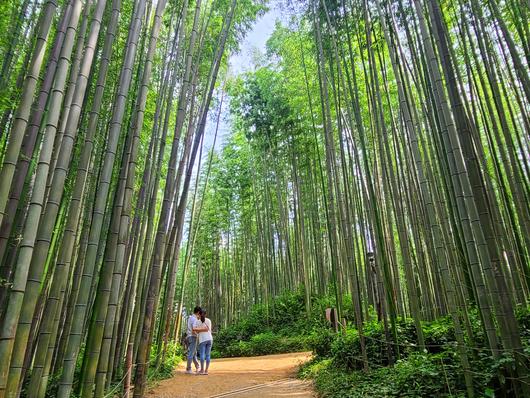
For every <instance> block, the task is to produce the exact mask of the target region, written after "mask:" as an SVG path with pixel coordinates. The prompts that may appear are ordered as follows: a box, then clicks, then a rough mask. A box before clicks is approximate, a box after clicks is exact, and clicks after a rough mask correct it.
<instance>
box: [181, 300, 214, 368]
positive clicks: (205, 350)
mask: <svg viewBox="0 0 530 398" xmlns="http://www.w3.org/2000/svg"><path fill="white" fill-rule="evenodd" d="M186 342H187V343H188V363H187V364H186V373H187V374H193V372H192V370H191V363H192V362H193V364H194V365H195V373H196V374H199V375H207V374H208V368H209V367H210V353H211V351H212V343H213V336H212V321H210V319H209V318H206V311H205V310H204V309H202V308H201V307H198V306H197V307H195V308H194V309H193V314H192V315H191V316H190V317H189V318H188V328H187V331H186ZM197 347H198V349H199V356H200V360H201V368H200V370H199V362H198V361H197ZM205 362H206V367H204V365H205Z"/></svg>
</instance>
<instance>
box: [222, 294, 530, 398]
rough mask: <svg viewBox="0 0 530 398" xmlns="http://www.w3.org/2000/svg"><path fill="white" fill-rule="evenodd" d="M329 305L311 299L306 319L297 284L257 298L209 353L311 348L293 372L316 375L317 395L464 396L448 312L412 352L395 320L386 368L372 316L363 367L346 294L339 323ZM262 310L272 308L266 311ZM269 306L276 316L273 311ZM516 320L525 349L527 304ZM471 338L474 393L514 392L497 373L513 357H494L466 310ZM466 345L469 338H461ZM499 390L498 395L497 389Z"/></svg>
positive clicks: (529, 337) (405, 328)
mask: <svg viewBox="0 0 530 398" xmlns="http://www.w3.org/2000/svg"><path fill="white" fill-rule="evenodd" d="M330 306H335V299H334V297H332V296H328V297H325V296H324V297H317V296H313V297H311V313H312V316H311V317H309V318H308V317H306V316H301V314H303V313H304V311H305V298H304V293H303V289H299V290H298V291H297V292H285V293H283V294H282V295H280V296H278V297H275V298H274V299H273V300H272V301H271V303H269V305H268V306H266V305H263V304H256V305H254V306H253V307H252V309H251V310H250V311H249V313H248V314H247V315H245V316H244V317H243V318H241V319H240V320H239V321H237V322H235V323H233V324H231V325H230V326H228V327H226V328H222V329H221V330H220V331H219V332H218V333H217V334H216V338H215V356H218V357H232V356H256V355H266V354H277V353H285V352H293V351H304V350H308V351H312V353H313V359H312V360H311V361H310V362H308V363H306V364H304V365H303V367H302V368H301V369H300V372H299V376H300V377H302V378H309V379H312V380H313V381H314V384H315V387H316V389H317V392H318V393H319V394H320V395H321V396H323V397H434V396H454V397H458V396H465V395H466V383H465V377H464V373H463V369H462V366H461V364H460V362H459V361H458V350H457V345H458V342H457V341H456V336H455V329H454V326H453V324H452V322H451V319H450V318H449V317H442V318H439V319H437V320H435V321H425V322H422V331H423V334H424V336H425V347H424V349H423V350H418V347H417V343H416V342H417V335H416V329H415V326H414V322H413V321H412V320H411V319H399V320H398V322H397V324H396V328H397V331H398V340H397V345H398V346H399V350H400V360H398V361H397V362H396V363H395V364H394V365H393V366H390V362H389V355H388V354H389V351H388V346H387V344H386V336H385V328H384V325H383V323H382V322H380V321H378V320H377V316H376V314H375V312H374V311H373V309H372V310H371V313H372V317H371V320H370V321H369V322H366V323H365V327H364V338H365V339H366V351H367V355H368V358H370V359H369V363H370V370H369V371H366V370H364V369H363V368H364V364H363V358H362V351H361V344H360V336H359V333H358V331H357V329H356V328H355V326H354V311H353V307H352V301H351V297H345V298H344V302H343V310H344V314H345V318H344V325H343V326H341V329H340V331H339V332H336V331H334V330H333V327H332V325H331V323H330V322H329V321H327V320H326V318H325V316H324V314H325V309H326V308H330ZM267 308H269V309H270V311H271V313H269V315H267ZM272 311H274V315H273V314H272ZM517 319H518V322H519V324H520V325H521V332H522V341H523V347H524V352H525V354H526V355H529V354H530V308H527V309H524V308H521V309H520V310H519V311H518V312H517ZM470 322H471V327H472V330H473V332H474V336H475V344H476V347H475V352H474V353H473V354H472V355H470V357H471V362H470V365H471V367H472V369H473V372H474V375H475V377H474V390H475V391H476V393H477V395H479V396H487V397H493V396H498V395H500V396H502V395H503V394H506V395H507V396H511V395H513V394H514V391H509V390H503V387H502V385H501V384H499V379H498V375H499V372H501V373H503V377H504V378H506V377H508V378H509V377H510V375H509V373H506V369H507V368H509V367H510V366H513V364H514V363H513V362H514V358H513V357H512V356H510V355H502V356H500V357H498V358H495V357H494V356H493V355H492V354H491V352H490V351H489V350H488V348H487V346H486V337H485V335H484V333H483V331H482V329H481V325H480V320H479V318H478V312H477V311H476V309H472V310H471V311H470ZM466 343H469V342H466ZM496 394H497V395H496Z"/></svg>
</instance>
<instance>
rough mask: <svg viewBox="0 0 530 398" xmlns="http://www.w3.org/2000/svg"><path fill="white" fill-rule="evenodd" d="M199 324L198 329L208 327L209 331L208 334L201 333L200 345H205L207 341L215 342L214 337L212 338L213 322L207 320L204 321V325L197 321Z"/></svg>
mask: <svg viewBox="0 0 530 398" xmlns="http://www.w3.org/2000/svg"><path fill="white" fill-rule="evenodd" d="M197 322H198V324H197V325H196V326H195V327H196V328H199V327H203V326H207V327H208V331H206V332H200V333H199V344H200V343H203V342H205V341H208V340H211V341H213V336H212V321H210V319H209V318H206V319H205V320H204V323H202V322H201V321H200V319H199V320H198V321H197Z"/></svg>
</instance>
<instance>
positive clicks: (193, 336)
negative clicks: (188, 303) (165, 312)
mask: <svg viewBox="0 0 530 398" xmlns="http://www.w3.org/2000/svg"><path fill="white" fill-rule="evenodd" d="M200 313H201V307H198V306H197V307H195V308H194V309H193V314H192V315H190V316H189V318H188V323H187V330H186V342H187V343H188V363H187V364H186V373H188V374H192V373H193V372H192V371H191V363H192V362H193V364H194V365H195V372H198V371H199V362H198V361H197V345H198V344H197V333H196V332H195V331H194V327H196V326H198V324H199V314H200Z"/></svg>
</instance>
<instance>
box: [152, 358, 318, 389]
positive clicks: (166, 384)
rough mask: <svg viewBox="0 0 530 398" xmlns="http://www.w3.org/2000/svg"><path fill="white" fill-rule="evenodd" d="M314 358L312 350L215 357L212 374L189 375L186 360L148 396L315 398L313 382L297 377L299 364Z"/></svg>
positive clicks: (211, 366) (211, 369)
mask: <svg viewBox="0 0 530 398" xmlns="http://www.w3.org/2000/svg"><path fill="white" fill-rule="evenodd" d="M310 357H311V354H310V353H308V352H301V353H290V354H279V355H266V356H262V357H251V358H225V359H215V360H212V363H211V365H210V372H209V373H210V374H209V375H208V376H196V375H187V374H185V373H184V370H185V363H182V364H181V365H180V366H179V367H178V369H177V370H176V371H175V375H174V376H173V377H172V378H171V379H167V380H164V381H161V382H160V383H159V384H158V385H157V386H155V387H154V388H152V389H151V390H150V391H149V392H148V394H147V397H148V398H196V397H202V398H204V397H212V398H214V397H216V398H221V397H227V398H228V397H236V398H251V397H260V398H265V397H267V398H268V397H276V398H280V397H297V398H313V397H316V395H315V394H314V393H313V390H312V388H311V384H310V383H309V382H305V381H301V380H297V379H296V371H297V369H298V367H299V366H300V364H302V363H303V362H305V361H307V360H308V359H309V358H310Z"/></svg>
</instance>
